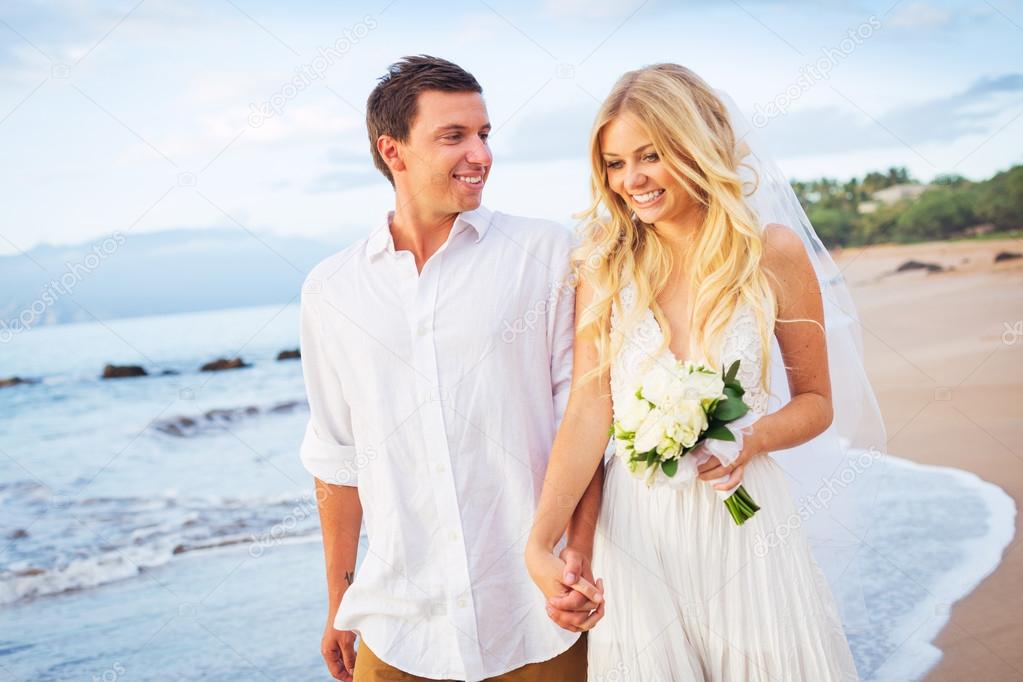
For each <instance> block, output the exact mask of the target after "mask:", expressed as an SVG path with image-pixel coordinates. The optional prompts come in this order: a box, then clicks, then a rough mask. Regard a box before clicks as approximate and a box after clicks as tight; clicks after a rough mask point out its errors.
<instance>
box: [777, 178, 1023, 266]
mask: <svg viewBox="0 0 1023 682" xmlns="http://www.w3.org/2000/svg"><path fill="white" fill-rule="evenodd" d="M914 183H916V180H914V179H913V177H912V176H911V175H910V174H909V171H908V170H907V169H906V168H890V169H888V171H887V172H885V173H881V172H872V173H868V174H867V175H866V176H864V177H863V179H862V180H860V179H858V178H853V179H851V180H849V181H848V182H839V181H838V180H834V179H831V178H820V179H818V180H810V181H793V182H792V187H793V189H794V190H795V191H796V195H797V196H798V197H799V201H800V203H801V204H802V205H803V208H804V209H805V210H806V213H807V216H809V218H810V221H811V222H812V223H813V226H814V228H816V230H817V234H819V235H820V238H821V241H823V242H824V244H825V246H827V247H829V248H832V247H835V246H862V245H865V244H876V243H879V242H916V241H928V240H934V239H948V238H952V237H962V236H968V235H970V234H975V233H979V232H980V231H1008V230H1013V229H1016V228H1019V227H1021V226H1023V166H1013V167H1012V168H1010V169H1009V170H1007V171H1002V172H1000V173H998V174H997V175H995V176H993V177H991V178H989V179H987V180H983V181H980V182H973V181H970V180H967V179H966V178H964V177H962V176H961V175H939V176H938V177H936V178H935V179H934V180H933V181H932V182H931V183H930V184H929V185H928V186H927V188H926V189H925V190H924V191H923V193H921V194H919V195H918V196H916V197H913V198H905V199H902V200H899V201H896V202H894V203H891V204H885V203H882V202H876V201H873V200H872V198H871V197H872V196H873V194H874V193H875V192H877V191H879V190H883V189H886V188H888V187H893V186H895V185H902V184H914ZM869 204H872V206H871V205H869ZM871 208H872V209H873V210H872V211H869V212H868V209H871ZM982 226H983V227H982ZM978 228H979V229H978Z"/></svg>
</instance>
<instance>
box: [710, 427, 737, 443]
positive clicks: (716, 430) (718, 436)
mask: <svg viewBox="0 0 1023 682" xmlns="http://www.w3.org/2000/svg"><path fill="white" fill-rule="evenodd" d="M703 437H704V438H713V439H715V440H727V441H732V442H733V443H734V442H735V436H734V435H733V434H732V432H731V431H729V430H728V429H726V428H725V427H724V426H722V425H720V424H719V425H716V426H712V427H710V428H709V429H707V430H706V431H704V432H703Z"/></svg>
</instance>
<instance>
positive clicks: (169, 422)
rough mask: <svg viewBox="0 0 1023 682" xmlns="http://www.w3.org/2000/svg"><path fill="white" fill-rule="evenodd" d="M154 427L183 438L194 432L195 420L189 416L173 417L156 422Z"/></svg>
mask: <svg viewBox="0 0 1023 682" xmlns="http://www.w3.org/2000/svg"><path fill="white" fill-rule="evenodd" d="M155 428H156V430H157V431H162V432H163V433H166V434H168V435H170V436H178V437H179V438H184V437H185V436H190V435H192V434H193V433H194V432H195V430H196V421H195V420H194V419H192V418H191V417H174V418H173V419H164V420H163V421H158V422H156V424H155Z"/></svg>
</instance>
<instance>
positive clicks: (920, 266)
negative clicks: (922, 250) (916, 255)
mask: <svg viewBox="0 0 1023 682" xmlns="http://www.w3.org/2000/svg"><path fill="white" fill-rule="evenodd" d="M909 270H926V271H927V272H944V271H945V268H944V267H942V266H940V265H938V264H937V263H924V262H922V261H918V260H908V261H906V262H905V263H903V264H902V265H900V266H899V267H897V268H895V272H907V271H909Z"/></svg>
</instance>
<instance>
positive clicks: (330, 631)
mask: <svg viewBox="0 0 1023 682" xmlns="http://www.w3.org/2000/svg"><path fill="white" fill-rule="evenodd" d="M320 655H321V656H323V661H324V663H326V664H327V670H329V671H330V675H331V677H333V678H334V679H336V680H344V682H352V679H353V678H354V676H355V633H354V632H352V631H351V630H335V629H334V619H333V618H329V619H328V620H327V627H326V628H324V630H323V639H322V640H321V641H320Z"/></svg>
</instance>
